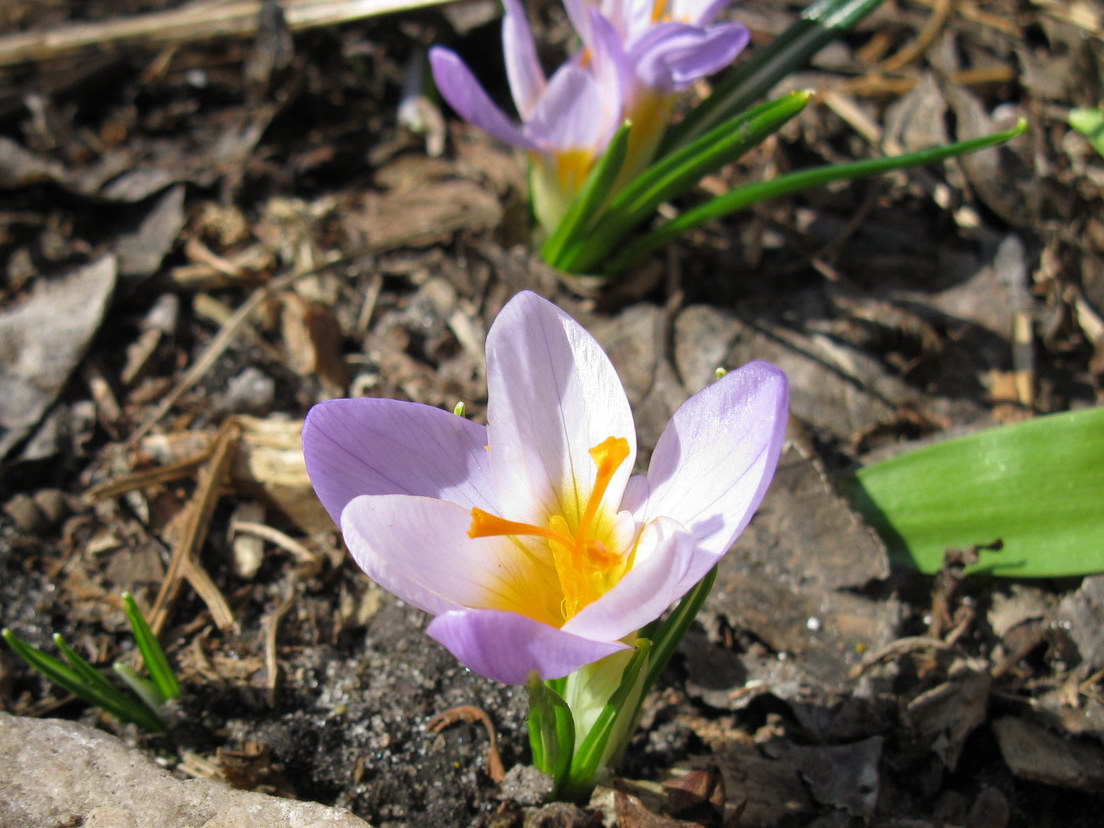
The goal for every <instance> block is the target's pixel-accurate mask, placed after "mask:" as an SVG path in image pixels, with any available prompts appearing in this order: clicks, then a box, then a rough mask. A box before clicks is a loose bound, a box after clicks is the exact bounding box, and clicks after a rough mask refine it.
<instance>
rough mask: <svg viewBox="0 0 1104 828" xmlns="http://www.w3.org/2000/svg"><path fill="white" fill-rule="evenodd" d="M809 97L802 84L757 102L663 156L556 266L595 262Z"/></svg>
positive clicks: (584, 268) (574, 269)
mask: <svg viewBox="0 0 1104 828" xmlns="http://www.w3.org/2000/svg"><path fill="white" fill-rule="evenodd" d="M811 97H812V93H811V92H808V91H804V90H803V91H799V92H793V93H791V94H789V95H786V96H785V97H782V98H779V99H777V100H773V101H768V102H766V103H763V104H760V105H759V106H757V107H754V108H752V109H750V110H748V111H746V112H742V113H740V114H739V115H737V116H735V117H733V118H730V119H729V120H727V121H725V123H723V124H721V125H720V126H718V127H716V128H714V129H712V130H710V131H709V132H708V133H706V134H705V135H703V136H702V137H701V138H699V139H698V140H696V141H693V142H691V143H690V144H688V145H687V146H685V147H684V148H682V149H680V150H678V151H676V152H673V153H670V154H669V155H666V156H663V157H662V158H660V159H659V160H658V161H656V162H655V163H654V164H652V165H651V166H650V167H648V168H647V169H646V170H644V171H643V172H642V173H641V174H640V175H638V176H637V177H636V178H635V179H634V180H633V181H632V182H631V183H630V184H628V185H627V186H626V187H625V188H624V189H623V190H622V191H621V192H620V193H618V194H617V195H616V196H614V198H613V200H612V201H611V202H610V204H609V206H608V207H607V208H606V211H605V213H604V215H603V217H602V218H601V220H600V221H599V222H598V223H597V225H596V226H595V227H594V229H593V231H592V232H591V233H589V234H588V235H587V236H586V238H580V239H578V240H577V242H576V244H575V245H574V247H573V248H572V247H569V248H567V250H566V251H565V252H564V254H563V255H562V256H561V260H560V262H559V263H558V265H557V266H560V267H562V268H563V269H564V270H566V271H568V272H570V273H586V272H588V271H589V270H590V269H591V268H596V267H597V266H598V265H599V264H600V263H601V262H602V260H603V259H604V258H605V257H606V255H607V254H608V253H609V252H610V251H611V250H614V249H616V248H617V247H618V246H620V245H621V244H622V243H623V241H624V238H625V236H627V235H628V234H629V233H630V232H631V231H632V230H634V229H635V228H636V227H637V226H638V225H640V224H642V223H643V222H645V221H647V220H648V219H650V218H651V217H652V214H653V213H654V212H655V210H656V208H657V207H658V206H659V205H660V204H662V203H663V202H664V201H667V200H668V199H670V198H673V197H675V196H677V195H680V194H682V193H683V192H685V191H686V190H688V189H690V188H691V187H693V186H694V185H696V184H697V183H698V181H700V180H701V179H702V178H703V177H704V176H706V175H709V174H710V173H712V172H715V171H717V170H718V169H720V168H721V167H723V166H724V165H725V164H728V163H730V162H732V161H735V160H736V159H737V158H739V157H740V156H741V155H743V154H744V153H745V152H747V151H748V150H749V149H751V148H752V147H754V146H756V145H758V144H759V143H761V142H762V141H763V140H764V139H765V138H766V137H767V136H768V135H771V134H773V133H774V132H776V131H777V130H778V129H780V128H781V127H782V125H783V124H785V123H786V122H787V121H789V120H790V119H791V118H793V117H794V116H795V115H797V114H798V113H799V112H801V110H802V109H804V108H805V106H806V105H807V104H808V102H809V99H810V98H811Z"/></svg>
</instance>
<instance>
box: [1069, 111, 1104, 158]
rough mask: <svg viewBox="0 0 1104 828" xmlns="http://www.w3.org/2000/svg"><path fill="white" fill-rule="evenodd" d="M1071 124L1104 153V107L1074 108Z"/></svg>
mask: <svg viewBox="0 0 1104 828" xmlns="http://www.w3.org/2000/svg"><path fill="white" fill-rule="evenodd" d="M1069 125H1070V126H1071V127H1073V128H1074V129H1076V130H1077V131H1078V132H1080V133H1081V134H1082V135H1084V136H1085V137H1086V138H1088V139H1089V143H1090V144H1092V148H1093V149H1094V150H1096V151H1097V152H1098V153H1100V154H1101V155H1104V109H1101V108H1100V107H1096V108H1095V109H1074V110H1072V111H1071V112H1070V114H1069Z"/></svg>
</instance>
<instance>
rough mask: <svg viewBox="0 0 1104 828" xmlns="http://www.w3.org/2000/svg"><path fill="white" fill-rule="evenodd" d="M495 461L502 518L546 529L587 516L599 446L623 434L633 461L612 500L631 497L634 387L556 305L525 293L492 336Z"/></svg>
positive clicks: (615, 483)
mask: <svg viewBox="0 0 1104 828" xmlns="http://www.w3.org/2000/svg"><path fill="white" fill-rule="evenodd" d="M487 389H488V398H489V402H488V407H487V419H488V421H489V425H488V428H487V431H488V437H489V440H490V450H489V455H490V457H489V460H490V468H491V475H492V479H493V480H494V483H495V494H496V496H497V497H498V502H499V506H500V508H501V510H502V511H501V512H500V513H499V514H500V515H501V516H502V517H505V518H508V519H509V520H513V521H521V522H524V523H540V524H543V523H544V522H545V521H546V520H547V519H548V516H549V515H550V514H557V513H558V514H561V515H578V514H580V513H581V509H582V508H583V506H584V505H585V500H586V498H587V497H588V496H589V494H590V486H591V485H592V483H593V480H594V476H595V470H596V467H595V464H594V460H593V458H592V457H591V456H590V449H592V448H594V447H595V446H597V445H598V444H599V443H602V442H603V441H605V440H606V439H607V438H608V437H623V438H625V440H627V441H628V444H629V456H628V458H627V459H626V460H625V461H624V462H623V463H622V464H621V467H620V468H619V469H618V470H617V473H616V474H615V475H614V476H613V479H612V481H611V482H610V485H609V488H608V490H607V492H608V494H607V497H608V500H609V502H610V503H612V504H614V506H615V507H616V504H617V503H619V502H620V500H621V494H622V492H623V490H624V487H625V483H626V481H627V480H628V477H629V474H630V473H631V471H632V466H633V462H634V459H635V457H636V427H635V426H634V425H633V419H632V411H631V410H630V409H629V401H628V399H627V398H626V397H625V389H624V388H623V387H622V385H621V381H620V380H619V379H618V377H617V372H616V371H615V370H614V367H613V364H612V363H611V362H610V361H609V357H607V356H606V354H605V352H604V351H603V350H602V348H601V346H600V345H599V344H598V343H597V342H596V341H595V340H594V338H593V337H592V336H591V335H590V334H589V333H587V332H586V331H585V330H584V329H583V327H582V326H581V325H580V324H579V323H578V322H576V321H575V320H574V319H572V318H571V317H570V316H568V315H567V314H566V313H564V312H563V311H561V310H560V309H559V308H557V307H556V306H555V305H553V304H552V303H551V302H549V301H547V300H545V299H542V298H541V297H539V296H537V295H536V294H535V293H530V292H528V291H524V292H522V293H519V294H518V295H517V296H515V297H514V298H513V299H511V300H510V301H509V302H508V303H507V304H506V307H504V308H503V309H502V312H501V313H499V315H498V318H497V319H495V321H494V324H493V325H492V326H491V330H490V332H489V333H488V335H487Z"/></svg>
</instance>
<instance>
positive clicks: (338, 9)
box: [0, 0, 448, 67]
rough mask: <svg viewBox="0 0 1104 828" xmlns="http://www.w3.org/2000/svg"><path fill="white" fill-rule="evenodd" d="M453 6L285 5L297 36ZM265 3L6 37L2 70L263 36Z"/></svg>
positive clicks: (305, 0) (218, 3)
mask: <svg viewBox="0 0 1104 828" xmlns="http://www.w3.org/2000/svg"><path fill="white" fill-rule="evenodd" d="M445 2H448V0H284V2H283V3H282V4H281V5H282V6H283V11H284V17H285V19H286V21H287V26H288V28H289V29H290V30H291V31H301V30H304V29H312V28H318V27H321V26H336V25H338V24H341V23H349V22H352V21H354V20H360V19H363V18H365V17H376V16H378V15H382V14H388V13H391V12H398V11H408V10H410V9H417V8H423V7H425V6H434V5H440V4H442V3H445ZM263 5H264V4H263V3H262V1H261V0H208V1H207V2H200V3H192V4H190V5H187V6H185V7H183V8H180V9H172V10H169V11H163V12H153V13H150V14H141V15H136V16H134V17H124V18H121V19H117V20H102V21H97V22H95V23H80V24H75V25H72V26H64V27H62V28H58V29H51V30H48V31H41V32H21V33H19V34H14V35H8V36H6V37H0V67H5V66H16V65H18V64H22V63H36V62H39V61H47V60H54V59H57V58H61V57H66V56H69V55H73V54H76V53H79V52H81V51H83V50H86V49H91V48H96V49H100V50H103V49H109V48H115V47H120V46H127V45H134V44H141V45H146V46H154V47H162V46H169V45H176V44H181V43H190V42H196V41H203V40H211V39H215V38H226V37H239V38H241V37H251V36H252V35H254V34H256V33H257V21H258V19H259V16H260V12H261V7H262V6H263Z"/></svg>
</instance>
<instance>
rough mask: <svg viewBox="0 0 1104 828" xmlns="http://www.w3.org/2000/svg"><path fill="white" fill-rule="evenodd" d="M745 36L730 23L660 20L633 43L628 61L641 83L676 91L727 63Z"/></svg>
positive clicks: (718, 69)
mask: <svg viewBox="0 0 1104 828" xmlns="http://www.w3.org/2000/svg"><path fill="white" fill-rule="evenodd" d="M748 37H749V35H748V30H747V29H745V28H744V27H743V26H738V25H736V24H731V23H728V24H721V25H718V26H713V27H711V28H709V29H701V28H699V27H697V26H687V25H684V24H682V23H664V24H660V25H658V26H654V27H653V28H652V29H650V30H649V31H648V32H647V34H645V35H644V36H643V37H642V38H640V40H639V41H637V42H636V43H635V44H633V47H632V49H631V50H630V51H629V61H630V62H631V63H632V64H633V66H634V67H635V69H636V75H637V77H638V78H639V79H640V81H641V83H643V84H644V85H645V86H647V87H649V88H651V89H661V90H665V91H678V90H682V89H685V88H686V87H688V86H690V84H692V83H694V82H695V81H697V80H699V79H700V78H704V77H707V76H709V75H712V74H714V73H715V72H719V71H720V70H722V69H724V68H725V67H727V66H728V65H729V64H731V63H732V62H733V61H734V60H735V59H736V56H737V55H739V54H740V52H741V51H743V49H744V47H745V46H747V43H748Z"/></svg>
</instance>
